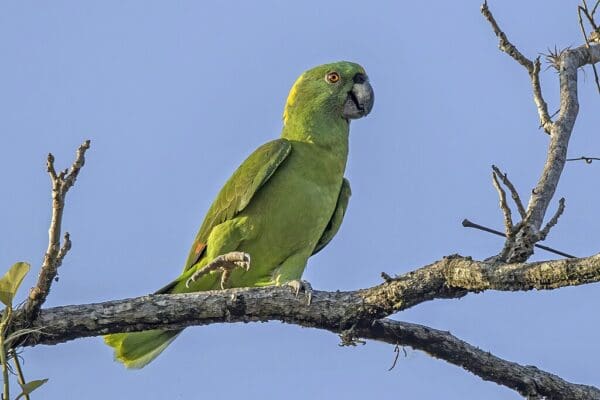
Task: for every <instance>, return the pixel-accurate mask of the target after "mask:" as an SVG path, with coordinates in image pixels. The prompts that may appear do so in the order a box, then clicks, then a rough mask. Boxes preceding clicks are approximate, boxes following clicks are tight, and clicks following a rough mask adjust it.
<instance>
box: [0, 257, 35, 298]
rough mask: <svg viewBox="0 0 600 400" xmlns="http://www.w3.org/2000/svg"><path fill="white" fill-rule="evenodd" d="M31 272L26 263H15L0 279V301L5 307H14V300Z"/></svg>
mask: <svg viewBox="0 0 600 400" xmlns="http://www.w3.org/2000/svg"><path fill="white" fill-rule="evenodd" d="M28 272H29V264H27V263H25V262H18V263H15V264H14V265H13V266H12V267H10V269H9V270H8V272H7V273H6V274H4V276H3V277H2V278H1V279H0V301H1V302H2V303H4V305H5V306H8V307H10V306H12V301H13V298H14V297H15V293H16V292H17V289H19V286H20V285H21V282H23V278H25V275H27V273H28Z"/></svg>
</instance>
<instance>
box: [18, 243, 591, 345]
mask: <svg viewBox="0 0 600 400" xmlns="http://www.w3.org/2000/svg"><path fill="white" fill-rule="evenodd" d="M592 282H600V254H597V255H594V256H591V257H586V258H575V259H568V260H552V261H541V262H535V263H520V264H504V265H494V264H489V263H485V262H482V261H476V260H473V259H471V258H470V257H462V256H458V255H455V256H449V257H445V258H443V259H442V260H439V261H437V262H435V263H433V264H430V265H428V266H425V267H422V268H419V269H417V270H415V271H412V272H409V273H407V274H404V275H402V276H398V277H395V278H391V277H389V279H388V280H387V281H386V282H384V283H382V284H380V285H377V286H374V287H371V288H367V289H361V290H356V291H350V292H321V291H314V294H313V302H312V303H311V306H310V307H309V306H307V305H306V301H305V300H304V299H302V298H299V299H296V298H295V297H294V296H293V295H292V292H291V291H290V289H289V288H287V287H272V288H250V289H230V290H227V291H216V292H198V293H193V294H187V295H151V296H143V297H138V298H135V299H127V300H119V301H111V302H106V303H99V304H89V305H77V306H66V307H56V308H52V309H46V310H42V312H41V314H40V315H39V317H38V319H37V320H36V321H35V322H34V324H33V326H32V327H31V328H33V329H41V330H42V332H43V333H42V334H41V335H37V337H33V336H30V337H29V338H28V339H27V343H28V344H29V345H34V344H40V343H41V344H53V343H60V342H64V341H67V340H72V339H75V338H79V337H86V336H96V335H102V334H106V333H112V332H122V331H133V330H144V329H151V328H156V327H162V328H164V329H177V328H181V327H183V326H187V325H197V324H204V323H212V322H213V320H214V319H215V318H217V317H219V318H220V317H223V314H219V313H222V311H223V307H226V308H227V309H228V310H229V311H228V312H227V315H228V317H227V318H233V317H234V316H238V317H239V316H244V318H243V319H236V321H254V320H260V318H258V317H257V316H259V315H263V314H261V312H262V311H258V310H257V309H258V308H260V307H267V308H268V309H270V310H271V311H272V312H273V313H274V314H272V315H280V316H281V317H282V320H285V321H288V322H294V323H297V324H300V325H307V326H314V321H313V322H310V321H312V320H310V319H308V320H306V318H307V317H306V315H308V314H311V313H315V312H316V313H319V312H320V307H323V308H326V309H327V312H325V313H323V314H319V315H321V319H320V320H319V321H320V322H319V324H321V325H322V326H324V327H328V326H335V327H337V328H339V329H342V330H343V329H348V328H349V327H350V326H352V325H354V324H355V323H356V321H360V320H362V319H365V318H366V319H368V320H369V321H372V320H375V319H381V318H385V317H387V316H389V315H391V314H394V313H396V312H398V311H401V310H405V309H407V308H410V307H413V306H415V305H417V304H420V303H423V302H425V301H429V300H433V299H441V298H459V297H463V296H465V295H466V294H467V293H469V292H472V293H478V292H481V291H484V290H502V291H523V290H532V289H538V290H546V289H556V288H560V287H565V286H575V285H583V284H586V283H592ZM232 295H233V297H232ZM182 296H183V297H182ZM248 296H250V297H252V298H253V299H255V300H256V301H257V302H259V303H260V304H258V303H257V304H254V303H253V304H254V305H252V306H250V304H249V303H248V302H247V299H248ZM292 298H293V299H294V300H293V301H292V300H291V299H292ZM227 299H229V300H227ZM188 301H189V302H190V303H194V304H195V305H196V306H194V307H191V306H189V304H188V305H187V306H186V304H187V302H188ZM228 301H229V303H228ZM290 302H291V303H290ZM292 303H293V304H296V305H294V306H293V307H291V306H290V304H292ZM173 305H176V306H177V307H180V308H181V309H180V310H179V311H178V313H179V314H177V315H179V317H177V318H179V319H177V320H173V319H172V318H173V316H172V314H164V313H165V312H167V311H168V313H171V312H172V311H169V308H168V307H167V306H169V307H170V306H173ZM198 305H200V306H201V307H200V308H198V307H197V306H198ZM163 307H167V308H165V309H163ZM214 307H217V308H218V310H219V313H217V314H214V313H213V311H210V310H211V309H213V308H214ZM254 307H256V309H255V308H254ZM290 307H291V308H290ZM161 310H162V311H161ZM165 310H167V311H165ZM23 313H24V312H20V313H18V314H17V316H16V317H15V319H17V320H20V321H22V320H23ZM306 313H308V314H306ZM182 315H184V316H186V317H185V318H183V317H182ZM255 317H256V318H255ZM182 318H183V319H182ZM276 319H277V318H276ZM199 321H200V322H199ZM218 321H222V320H221V319H218ZM303 321H305V322H306V323H304V322H303ZM311 324H312V325H311Z"/></svg>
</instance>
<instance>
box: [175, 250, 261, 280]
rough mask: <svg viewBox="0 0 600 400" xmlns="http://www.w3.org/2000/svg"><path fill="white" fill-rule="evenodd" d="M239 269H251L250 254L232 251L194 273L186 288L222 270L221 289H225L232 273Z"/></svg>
mask: <svg viewBox="0 0 600 400" xmlns="http://www.w3.org/2000/svg"><path fill="white" fill-rule="evenodd" d="M238 267H239V268H244V269H245V270H246V271H248V270H249V269H250V254H248V253H243V252H241V251H232V252H231V253H226V254H223V255H220V256H218V257H216V258H215V259H214V260H212V261H211V262H210V263H208V264H206V265H205V266H204V267H202V268H200V269H199V270H198V271H196V272H194V274H193V275H192V276H190V277H189V279H188V280H187V281H186V282H185V287H187V288H189V287H190V284H191V283H192V282H195V281H197V280H198V279H200V278H201V277H203V276H204V275H207V274H209V273H210V272H212V271H217V270H221V289H225V284H226V283H227V281H228V280H229V276H230V275H231V271H233V270H234V269H236V268H238Z"/></svg>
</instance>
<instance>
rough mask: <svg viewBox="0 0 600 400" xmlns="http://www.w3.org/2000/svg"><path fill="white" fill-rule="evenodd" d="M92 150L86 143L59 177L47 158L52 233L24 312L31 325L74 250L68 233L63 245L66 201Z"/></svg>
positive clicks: (51, 160)
mask: <svg viewBox="0 0 600 400" xmlns="http://www.w3.org/2000/svg"><path fill="white" fill-rule="evenodd" d="M89 148H90V141H89V140H86V141H85V142H83V144H82V145H81V146H79V149H78V150H77V154H76V157H75V161H74V162H73V164H72V165H71V168H70V169H69V168H67V169H65V170H63V171H61V172H60V173H58V174H57V173H56V169H55V167H54V156H53V155H52V154H48V159H47V162H46V166H47V171H48V174H49V175H50V180H51V183H52V218H51V220H50V229H49V230H48V249H47V250H46V254H45V255H44V261H43V263H42V267H41V270H40V273H39V276H38V281H37V284H36V286H35V287H33V288H32V289H31V290H30V292H29V297H28V299H27V302H26V303H25V311H26V315H27V317H28V320H29V321H32V320H33V319H35V318H36V317H37V314H38V313H39V310H40V308H41V307H42V304H44V302H45V301H46V297H47V296H48V293H49V292H50V286H51V285H52V281H53V280H54V279H55V278H56V274H57V272H58V267H60V265H61V264H62V261H63V259H64V257H65V256H66V255H67V253H68V252H69V249H70V248H71V240H70V237H69V234H68V233H65V235H64V241H63V244H62V246H61V244H60V234H61V224H62V216H63V210H64V207H65V197H66V195H67V192H68V191H69V189H70V188H71V187H72V186H73V184H74V183H75V180H76V179H77V175H78V174H79V171H81V168H82V167H83V165H84V164H85V152H86V151H87V150H88V149H89Z"/></svg>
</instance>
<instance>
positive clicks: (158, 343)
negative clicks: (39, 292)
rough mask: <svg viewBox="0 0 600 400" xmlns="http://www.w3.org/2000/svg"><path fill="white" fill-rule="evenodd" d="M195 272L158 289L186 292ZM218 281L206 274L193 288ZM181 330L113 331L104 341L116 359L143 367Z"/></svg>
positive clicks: (191, 270) (167, 291)
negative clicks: (190, 278) (188, 281)
mask: <svg viewBox="0 0 600 400" xmlns="http://www.w3.org/2000/svg"><path fill="white" fill-rule="evenodd" d="M193 272H194V270H193V269H191V268H190V269H188V270H187V271H184V273H183V274H182V275H180V276H179V277H178V278H177V279H175V280H174V281H172V282H171V283H169V284H168V285H166V286H164V287H162V288H161V289H159V290H157V291H156V292H154V293H156V294H161V293H185V292H190V291H191V289H189V288H187V287H186V286H185V282H186V280H187V278H189V276H190V275H191V274H192V273H193ZM216 282H217V279H216V278H215V277H214V276H212V277H211V276H209V275H205V277H204V279H202V280H199V281H197V285H196V286H195V287H194V289H193V290H196V291H199V290H209V289H211V288H212V287H213V286H214V285H215V284H216ZM180 333H181V330H175V331H163V330H160V329H152V330H148V331H142V332H131V333H113V334H111V335H106V336H104V342H105V343H106V344H107V345H109V346H110V347H112V348H113V349H114V350H115V360H117V361H120V362H122V363H123V365H125V367H127V368H143V367H144V366H146V365H147V364H148V363H149V362H150V361H152V360H154V359H155V358H156V357H158V355H159V354H160V353H162V351H163V350H164V349H166V348H167V346H168V345H170V344H171V342H172V341H173V340H175V338H176V337H177V335H179V334H180Z"/></svg>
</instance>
